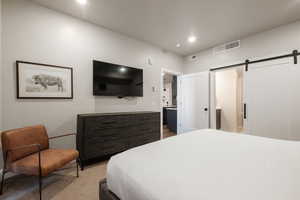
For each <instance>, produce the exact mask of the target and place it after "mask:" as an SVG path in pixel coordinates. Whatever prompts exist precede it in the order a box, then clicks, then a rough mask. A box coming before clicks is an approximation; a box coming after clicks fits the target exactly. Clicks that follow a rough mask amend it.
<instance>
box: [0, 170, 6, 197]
mask: <svg viewBox="0 0 300 200" xmlns="http://www.w3.org/2000/svg"><path fill="white" fill-rule="evenodd" d="M5 173H6V170H5V169H4V168H3V171H2V178H1V188H0V195H2V194H3V187H4V175H5Z"/></svg>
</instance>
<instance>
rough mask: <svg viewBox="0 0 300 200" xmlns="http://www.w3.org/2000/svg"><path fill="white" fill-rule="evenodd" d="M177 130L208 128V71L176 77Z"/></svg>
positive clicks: (180, 131) (181, 131)
mask: <svg viewBox="0 0 300 200" xmlns="http://www.w3.org/2000/svg"><path fill="white" fill-rule="evenodd" d="M177 107H178V108H177V110H178V123H177V124H178V132H179V133H185V132H189V131H193V130H198V129H205V128H209V72H201V73H197V74H189V75H182V76H179V77H178V105H177Z"/></svg>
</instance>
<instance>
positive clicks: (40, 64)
mask: <svg viewBox="0 0 300 200" xmlns="http://www.w3.org/2000/svg"><path fill="white" fill-rule="evenodd" d="M20 63H23V64H31V65H39V66H45V67H53V68H63V69H68V70H70V71H71V97H21V96H20V86H19V78H20V77H19V67H20V66H19V64H20ZM16 82H17V99H73V98H74V88H73V68H72V67H63V66H58V65H49V64H43V63H35V62H27V61H21V60H17V61H16Z"/></svg>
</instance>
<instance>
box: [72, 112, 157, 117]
mask: <svg viewBox="0 0 300 200" xmlns="http://www.w3.org/2000/svg"><path fill="white" fill-rule="evenodd" d="M154 113H160V112H155V111H141V112H116V113H88V114H79V115H78V116H79V117H97V116H114V115H138V114H154Z"/></svg>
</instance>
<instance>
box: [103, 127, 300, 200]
mask: <svg viewBox="0 0 300 200" xmlns="http://www.w3.org/2000/svg"><path fill="white" fill-rule="evenodd" d="M107 185H108V188H109V190H110V191H112V192H113V193H114V194H116V195H117V196H118V197H119V198H120V199H121V200H221V199H222V200H241V199H242V200H254V199H255V200H299V199H300V142H293V141H283V140H275V139H267V138H262V137H256V136H249V135H241V134H235V133H227V132H223V131H216V130H198V131H193V132H190V133H186V134H182V135H179V136H176V137H171V138H168V139H165V140H162V141H159V142H155V143H151V144H147V145H144V146H141V147H138V148H134V149H131V150H128V151H126V152H124V153H121V154H118V155H116V156H113V157H112V158H111V160H110V161H109V163H108V168H107Z"/></svg>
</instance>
